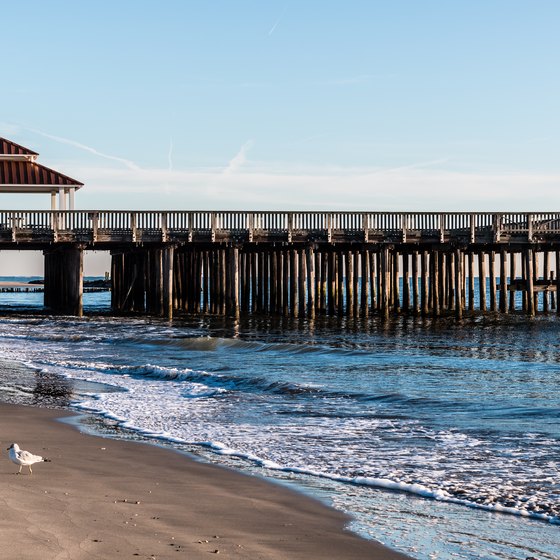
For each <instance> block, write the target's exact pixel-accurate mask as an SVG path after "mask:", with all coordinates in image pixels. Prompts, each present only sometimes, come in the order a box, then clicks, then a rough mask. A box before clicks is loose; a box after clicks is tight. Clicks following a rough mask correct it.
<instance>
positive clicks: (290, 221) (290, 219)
mask: <svg viewBox="0 0 560 560" xmlns="http://www.w3.org/2000/svg"><path fill="white" fill-rule="evenodd" d="M293 228H294V215H293V213H292V212H288V243H291V242H292V230H293Z"/></svg>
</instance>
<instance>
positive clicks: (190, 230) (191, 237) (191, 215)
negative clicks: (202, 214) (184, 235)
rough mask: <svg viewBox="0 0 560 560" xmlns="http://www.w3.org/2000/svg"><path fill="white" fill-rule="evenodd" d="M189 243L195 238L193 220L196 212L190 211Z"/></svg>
mask: <svg viewBox="0 0 560 560" xmlns="http://www.w3.org/2000/svg"><path fill="white" fill-rule="evenodd" d="M188 215H189V243H191V242H192V240H193V222H194V212H189V214H188Z"/></svg>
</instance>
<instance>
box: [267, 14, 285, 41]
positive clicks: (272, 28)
mask: <svg viewBox="0 0 560 560" xmlns="http://www.w3.org/2000/svg"><path fill="white" fill-rule="evenodd" d="M285 13H286V7H284V10H283V11H282V13H281V14H280V17H279V18H278V19H277V20H276V21H275V22H274V25H273V26H272V27H271V28H270V29H269V31H268V36H269V37H270V36H271V35H272V34H273V33H274V31H275V29H276V27H278V24H279V23H280V20H281V19H282V18H283V17H284V15H285Z"/></svg>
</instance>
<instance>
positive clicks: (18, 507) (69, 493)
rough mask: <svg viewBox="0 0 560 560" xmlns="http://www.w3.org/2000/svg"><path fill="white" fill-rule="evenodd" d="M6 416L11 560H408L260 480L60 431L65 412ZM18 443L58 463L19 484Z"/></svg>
mask: <svg viewBox="0 0 560 560" xmlns="http://www.w3.org/2000/svg"><path fill="white" fill-rule="evenodd" d="M0 414H1V415H2V422H1V424H0V441H1V443H2V453H1V455H0V476H1V477H2V480H3V483H2V490H1V491H0V500H1V503H2V507H1V508H0V520H1V522H0V527H1V528H0V550H2V557H3V558H6V559H11V558H13V559H16V558H17V559H18V560H25V559H42V560H43V559H44V560H47V559H51V558H52V559H54V558H72V560H78V559H81V558H84V559H85V558H95V559H104V558H107V559H112V558H128V557H130V558H132V557H134V558H148V559H151V558H157V559H163V558H181V557H183V558H189V559H197V558H208V557H209V555H211V554H220V557H223V558H251V559H259V558H262V559H288V558H289V559H294V560H297V559H300V558H301V559H303V558H305V559H310V558H333V559H334V558H336V559H340V560H344V559H346V558H348V559H350V558H352V559H359V558H368V559H377V558H379V559H387V560H392V559H395V560H397V559H404V558H407V557H406V556H404V555H401V554H399V553H396V552H393V551H391V550H389V549H386V548H384V547H382V546H381V545H378V544H376V543H374V542H372V541H366V540H364V539H361V538H360V537H358V536H356V535H354V534H352V533H350V532H348V531H346V530H345V529H344V525H345V523H346V521H347V519H346V517H345V516H343V515H342V514H341V513H339V512H337V511H335V510H334V509H331V508H329V507H326V506H325V505H323V504H321V503H320V502H318V501H315V500H313V499H310V498H308V497H306V496H304V495H302V494H299V493H296V492H293V491H291V490H289V489H286V488H284V487H282V486H280V485H276V484H273V483H269V482H267V481H265V480H263V479H261V478H259V477H255V476H248V475H243V474H240V473H237V472H235V471H233V470H230V469H227V468H223V467H216V466H213V465H209V464H204V463H201V462H198V461H195V460H193V459H191V458H189V457H188V456H186V455H184V454H181V453H178V452H175V451H172V450H168V449H164V448H161V447H157V446H153V445H147V444H142V443H136V442H127V441H117V440H112V439H108V438H102V437H96V436H92V435H87V434H84V433H82V432H80V431H79V430H77V429H76V428H75V427H73V426H72V425H70V424H68V423H63V422H58V421H56V420H57V419H58V418H61V417H68V416H70V414H69V413H68V412H64V411H60V410H52V409H45V408H34V407H27V406H17V405H6V404H2V405H0ZM12 441H14V442H17V443H18V444H19V445H20V447H22V449H26V450H29V451H31V452H33V453H36V454H39V455H42V456H44V457H47V458H49V459H50V461H51V462H46V463H39V464H36V465H34V467H33V474H32V475H29V474H28V469H27V467H24V468H23V470H22V474H21V475H19V476H18V475H16V473H17V470H18V467H17V465H14V464H13V463H12V462H11V461H10V460H9V458H8V453H7V451H5V449H6V448H7V447H8V446H9V445H10V443H12ZM210 557H211V556H210Z"/></svg>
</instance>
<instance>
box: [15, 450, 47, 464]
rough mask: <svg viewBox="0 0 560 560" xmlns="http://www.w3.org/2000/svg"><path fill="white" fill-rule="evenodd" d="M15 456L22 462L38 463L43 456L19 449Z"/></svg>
mask: <svg viewBox="0 0 560 560" xmlns="http://www.w3.org/2000/svg"><path fill="white" fill-rule="evenodd" d="M16 457H17V458H18V459H19V460H20V461H21V462H22V463H39V462H40V461H42V460H43V457H41V456H40V455H33V453H29V451H23V450H20V451H18V452H17V453H16Z"/></svg>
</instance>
